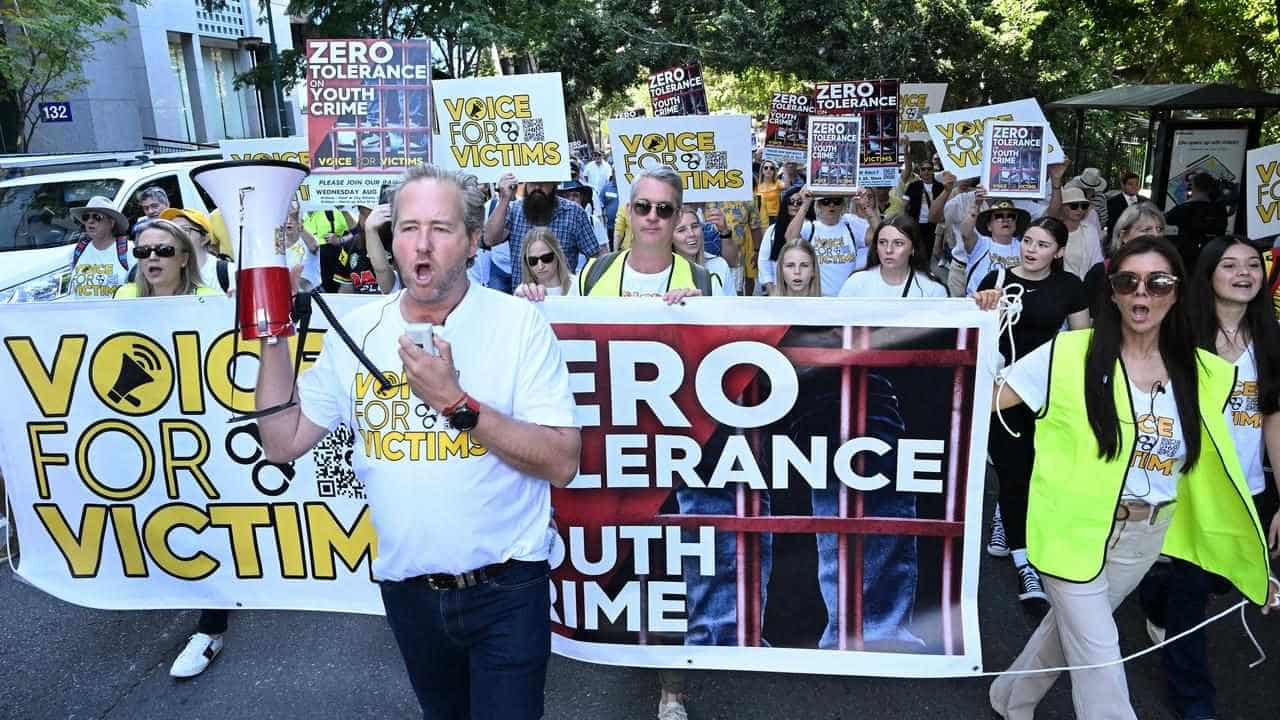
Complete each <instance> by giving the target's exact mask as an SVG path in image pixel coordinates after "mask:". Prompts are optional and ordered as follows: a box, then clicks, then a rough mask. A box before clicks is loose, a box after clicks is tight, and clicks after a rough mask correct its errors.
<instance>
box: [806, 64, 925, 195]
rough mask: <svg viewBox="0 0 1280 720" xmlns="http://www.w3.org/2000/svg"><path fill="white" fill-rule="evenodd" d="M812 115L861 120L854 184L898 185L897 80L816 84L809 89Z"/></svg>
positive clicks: (872, 185) (863, 185) (899, 169)
mask: <svg viewBox="0 0 1280 720" xmlns="http://www.w3.org/2000/svg"><path fill="white" fill-rule="evenodd" d="M813 114H814V115H826V116H829V117H830V116H836V115H858V116H859V117H861V118H862V150H861V155H860V156H859V159H858V162H859V165H858V178H857V181H858V185H861V186H862V187H893V186H894V185H897V184H898V173H899V172H900V171H901V165H900V163H899V158H898V150H899V148H898V139H899V133H898V81H897V80H845V81H842V82H821V83H818V84H817V85H815V86H814V88H813ZM903 149H905V148H903Z"/></svg>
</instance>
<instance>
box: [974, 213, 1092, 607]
mask: <svg viewBox="0 0 1280 720" xmlns="http://www.w3.org/2000/svg"><path fill="white" fill-rule="evenodd" d="M1066 245H1067V227H1066V226H1065V225H1063V224H1062V223H1061V222H1060V221H1058V220H1056V219H1054V218H1050V217H1042V218H1038V219H1036V220H1034V221H1032V223H1031V225H1030V226H1029V227H1028V228H1027V230H1026V232H1024V233H1023V234H1022V241H1021V242H1019V243H1018V246H1019V250H1020V252H1021V257H1020V260H1019V263H1018V264H1017V265H1015V266H1014V267H1013V268H1010V269H1009V270H1007V271H1005V270H1003V268H998V269H996V270H993V271H991V272H990V273H987V276H986V277H985V278H983V279H982V282H981V283H979V285H978V291H977V292H976V293H974V299H975V300H976V301H977V302H978V305H979V306H981V307H983V308H984V309H990V308H994V307H996V306H997V305H998V304H999V301H1000V299H1001V298H1002V297H1004V296H1009V297H1011V298H1017V299H1018V301H1019V302H1020V303H1021V310H1020V311H1019V312H1017V313H1016V314H1014V315H1012V316H1010V317H1009V318H1008V319H1009V322H1010V325H1009V329H1008V332H1002V333H1001V334H1000V355H1001V357H1002V359H1003V361H1004V364H1005V365H1008V364H1010V363H1012V362H1013V361H1014V360H1016V359H1017V356H1021V355H1025V354H1027V353H1029V352H1031V351H1032V350H1035V349H1036V348H1038V347H1040V346H1041V345H1043V344H1045V343H1046V342H1048V341H1050V340H1052V339H1053V338H1054V336H1055V335H1057V334H1058V331H1059V330H1061V329H1062V328H1063V327H1069V328H1071V329H1072V330H1080V329H1083V328H1087V327H1089V311H1088V302H1087V296H1086V295H1085V292H1084V284H1083V283H1081V282H1080V279H1079V278H1077V277H1076V276H1075V275H1072V274H1071V273H1069V272H1066V271H1065V270H1063V269H1062V252H1063V250H1064V249H1065V248H1066ZM987 437H988V440H987V448H988V452H989V453H990V455H991V463H992V465H993V466H994V467H995V470H996V477H997V478H998V479H999V481H1000V500H999V502H998V504H997V505H996V509H995V514H994V518H993V521H992V525H991V539H990V540H989V541H988V543H987V554H989V555H992V556H993V557H1009V556H1012V559H1013V566H1014V568H1015V569H1016V570H1017V571H1018V581H1019V583H1020V587H1019V590H1018V599H1019V600H1020V601H1022V602H1023V603H1024V604H1026V605H1027V606H1030V607H1032V608H1034V609H1035V610H1036V611H1038V612H1039V611H1043V610H1044V609H1046V608H1044V607H1043V606H1044V605H1045V603H1047V601H1048V598H1047V596H1046V595H1045V594H1044V588H1043V586H1042V585H1041V580H1040V575H1039V573H1037V572H1036V570H1035V568H1033V567H1032V566H1031V565H1030V563H1028V562H1027V491H1028V488H1029V487H1030V485H1031V469H1032V465H1033V463H1034V461H1035V414H1034V413H1032V412H1031V410H1030V409H1028V408H1027V406H1025V405H1018V406H1016V407H1012V408H1009V409H1008V410H1006V411H1004V412H1003V413H1002V414H1001V417H1000V418H991V429H990V433H989V434H988V436H987Z"/></svg>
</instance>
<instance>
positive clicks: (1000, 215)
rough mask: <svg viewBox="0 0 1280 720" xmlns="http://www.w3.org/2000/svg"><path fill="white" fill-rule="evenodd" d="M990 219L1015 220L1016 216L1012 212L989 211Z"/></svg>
mask: <svg viewBox="0 0 1280 720" xmlns="http://www.w3.org/2000/svg"><path fill="white" fill-rule="evenodd" d="M991 219H992V220H1010V221H1012V220H1017V219H1018V216H1017V215H1016V214H1014V213H991Z"/></svg>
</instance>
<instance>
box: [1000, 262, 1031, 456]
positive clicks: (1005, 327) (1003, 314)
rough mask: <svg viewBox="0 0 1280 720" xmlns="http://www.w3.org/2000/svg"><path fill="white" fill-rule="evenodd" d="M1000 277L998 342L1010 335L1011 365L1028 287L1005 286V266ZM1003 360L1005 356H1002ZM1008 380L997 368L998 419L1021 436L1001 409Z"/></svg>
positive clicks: (1015, 357) (1012, 433)
mask: <svg viewBox="0 0 1280 720" xmlns="http://www.w3.org/2000/svg"><path fill="white" fill-rule="evenodd" d="M998 271H999V278H998V279H997V281H996V282H997V283H998V284H999V285H1000V286H1001V288H1000V289H1001V290H1002V294H1001V295H1000V302H999V303H997V304H996V312H997V313H999V317H1000V326H999V329H998V330H996V343H997V345H998V344H999V342H1000V336H1001V335H1008V336H1009V365H1012V364H1013V363H1014V362H1015V361H1016V360H1017V359H1018V348H1017V346H1016V345H1015V344H1014V341H1013V326H1014V325H1017V324H1018V321H1019V320H1021V319H1022V294H1023V293H1024V292H1026V288H1025V287H1023V286H1022V285H1013V286H1011V287H1007V288H1006V287H1004V268H1003V267H1000V268H998ZM1001 359H1002V360H1003V358H1001ZM1006 382H1007V380H1006V379H1005V374H1004V368H1000V369H998V370H996V393H995V398H996V404H995V405H996V419H997V420H999V421H1000V425H1002V426H1003V427H1004V431H1005V432H1007V433H1009V435H1011V436H1013V437H1016V438H1020V437H1022V433H1020V432H1014V431H1013V430H1011V429H1010V428H1009V424H1008V423H1006V422H1005V421H1004V413H1003V412H1002V411H1001V410H1000V392H1001V391H1002V390H1004V386H1005V383H1006Z"/></svg>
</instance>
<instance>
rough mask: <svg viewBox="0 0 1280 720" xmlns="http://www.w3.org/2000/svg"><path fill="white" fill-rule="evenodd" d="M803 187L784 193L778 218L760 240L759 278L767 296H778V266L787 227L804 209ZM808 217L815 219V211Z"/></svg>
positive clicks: (808, 214) (792, 188)
mask: <svg viewBox="0 0 1280 720" xmlns="http://www.w3.org/2000/svg"><path fill="white" fill-rule="evenodd" d="M801 189H802V188H801V186H799V185H795V186H791V187H788V188H787V189H786V190H783V191H782V200H781V201H779V203H778V218H777V219H776V220H774V221H773V224H772V225H770V226H769V227H768V228H767V229H766V230H765V231H764V237H762V238H761V239H760V254H759V256H758V259H757V265H758V267H757V271H756V273H757V277H759V279H760V287H762V288H763V289H764V294H765V295H776V294H777V292H776V291H777V283H778V276H777V264H778V256H779V255H780V254H781V253H782V246H783V245H785V244H786V242H787V239H786V233H787V226H788V225H790V224H791V216H792V214H793V213H797V212H800V210H801V209H803V208H804V200H803V199H802V198H801V197H800V190H801ZM806 217H807V218H809V219H810V220H812V219H813V209H812V208H809V210H808V212H807V213H806Z"/></svg>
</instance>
